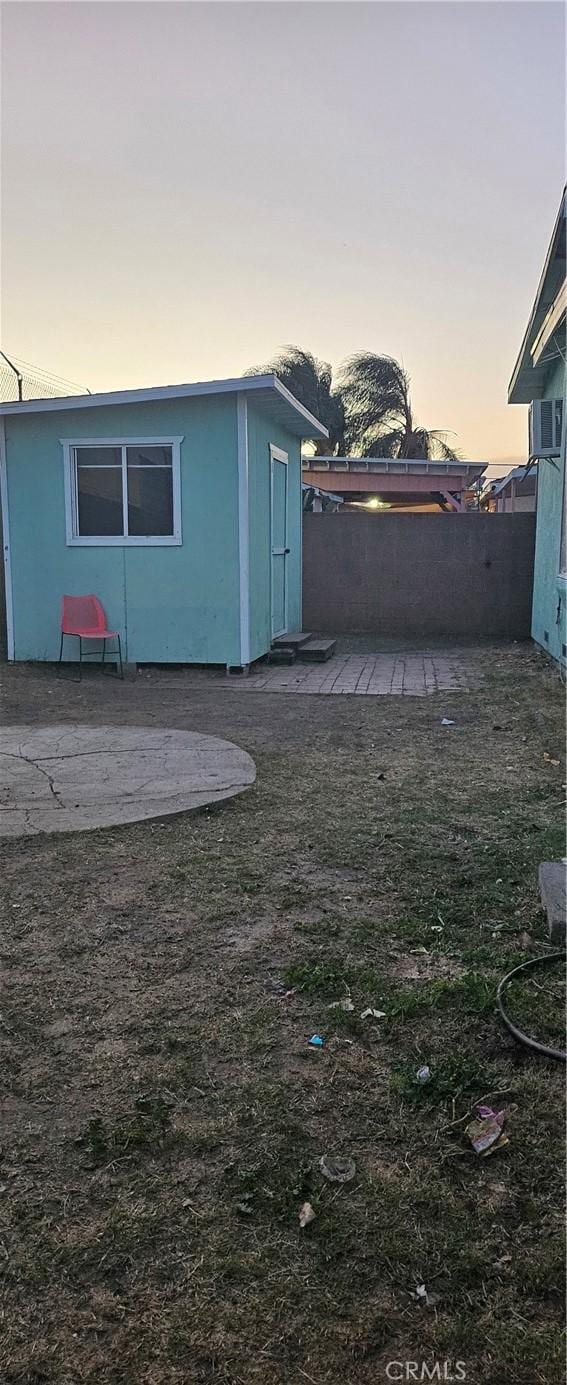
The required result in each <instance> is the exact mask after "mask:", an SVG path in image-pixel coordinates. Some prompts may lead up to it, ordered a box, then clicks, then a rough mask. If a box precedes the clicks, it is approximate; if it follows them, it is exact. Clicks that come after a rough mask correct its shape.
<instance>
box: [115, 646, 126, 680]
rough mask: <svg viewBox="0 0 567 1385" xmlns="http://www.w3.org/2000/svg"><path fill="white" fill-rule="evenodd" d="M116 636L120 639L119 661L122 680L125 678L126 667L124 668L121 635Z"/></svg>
mask: <svg viewBox="0 0 567 1385" xmlns="http://www.w3.org/2000/svg"><path fill="white" fill-rule="evenodd" d="M116 638H117V640H118V663H119V665H120V677H121V678H122V680H123V679H124V669H123V668H122V644H121V642H120V635H117V636H116Z"/></svg>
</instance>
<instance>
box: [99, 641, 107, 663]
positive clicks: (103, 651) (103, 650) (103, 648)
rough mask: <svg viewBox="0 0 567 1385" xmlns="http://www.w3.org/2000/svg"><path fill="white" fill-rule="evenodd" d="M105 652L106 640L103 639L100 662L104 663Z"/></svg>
mask: <svg viewBox="0 0 567 1385" xmlns="http://www.w3.org/2000/svg"><path fill="white" fill-rule="evenodd" d="M105 654H106V640H103V641H102V658H101V661H100V662H101V664H103V663H104V656H105Z"/></svg>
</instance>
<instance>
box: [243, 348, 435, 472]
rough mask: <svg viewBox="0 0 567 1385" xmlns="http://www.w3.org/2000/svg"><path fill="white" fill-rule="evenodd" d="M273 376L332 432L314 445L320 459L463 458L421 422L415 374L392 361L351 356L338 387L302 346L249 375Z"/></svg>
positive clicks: (364, 354) (367, 353) (369, 355)
mask: <svg viewBox="0 0 567 1385" xmlns="http://www.w3.org/2000/svg"><path fill="white" fill-rule="evenodd" d="M272 372H273V373H274V374H275V375H277V376H278V377H279V379H280V380H281V382H282V384H283V385H286V387H287V389H288V390H290V391H291V393H292V394H293V395H295V397H296V399H299V401H300V403H301V404H303V405H304V406H305V408H306V409H309V412H310V413H312V414H314V415H315V418H318V419H320V421H321V423H324V424H325V427H326V428H328V430H329V441H328V442H324V441H323V442H322V441H319V442H316V443H314V444H313V445H314V448H315V455H316V456H324V455H325V454H327V455H329V456H337V455H338V456H348V455H351V456H359V457H403V458H408V459H409V458H419V459H422V460H425V461H427V460H429V459H431V458H438V459H440V460H443V461H447V462H450V461H455V460H456V459H458V456H459V454H458V452H456V451H455V450H454V448H452V447H449V445H448V443H447V442H446V440H445V434H444V433H441V432H439V431H438V430H437V429H435V428H422V427H418V425H417V424H416V423H415V420H414V417H413V412H412V407H411V400H410V379H409V375H408V373H407V371H406V370H404V368H403V366H401V365H399V363H398V361H395V360H394V359H393V357H392V356H376V355H374V354H373V353H372V352H371V351H359V352H357V353H356V354H355V355H354V356H349V357H348V359H347V360H346V361H343V364H342V366H341V367H340V371H339V376H338V380H337V382H336V384H335V385H334V386H333V373H332V369H331V366H330V365H328V364H327V362H326V361H319V360H317V357H316V356H313V355H312V353H311V352H310V351H303V350H302V349H301V348H300V347H299V346H284V347H282V349H281V351H279V352H278V354H277V355H276V356H274V357H273V358H272V360H271V361H269V362H268V364H267V365H265V366H262V368H261V370H260V371H259V370H258V369H252V370H247V371H246V372H245V373H246V374H247V375H257V374H259V373H261V374H268V373H272Z"/></svg>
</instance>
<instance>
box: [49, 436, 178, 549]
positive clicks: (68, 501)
mask: <svg viewBox="0 0 567 1385" xmlns="http://www.w3.org/2000/svg"><path fill="white" fill-rule="evenodd" d="M60 442H61V445H62V447H63V462H64V475H65V531H66V542H67V547H68V548H172V547H179V545H180V544H182V543H183V538H182V533H181V443H182V442H183V434H182V435H181V436H180V437H172V436H169V437H159V438H153V437H151V438H150V437H143V438H141V437H135V438H126V437H112V438H106V437H104V438H103V437H100V438H60ZM79 447H120V448H122V449H123V451H122V486H123V491H122V503H123V511H124V522H125V523H126V520H127V513H128V491H127V465H126V451H125V449H126V448H127V447H171V482H172V500H173V533H172V534H155V535H151V534H101V535H100V536H97V535H91V534H83V535H81V534H80V533H79V492H78V485H77V456H76V450H77V448H79ZM125 478H126V479H125ZM124 486H126V491H125V490H124Z"/></svg>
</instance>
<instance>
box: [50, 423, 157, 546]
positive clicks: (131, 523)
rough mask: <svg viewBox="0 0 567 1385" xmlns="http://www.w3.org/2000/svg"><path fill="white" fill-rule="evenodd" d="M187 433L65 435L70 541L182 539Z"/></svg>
mask: <svg viewBox="0 0 567 1385" xmlns="http://www.w3.org/2000/svg"><path fill="white" fill-rule="evenodd" d="M182 441H183V439H182V438H96V439H94V438H73V439H71V438H64V439H62V442H63V449H64V455H65V504H66V513H67V543H68V544H80V545H88V544H93V545H97V544H104V545H105V546H106V545H108V544H110V545H120V546H123V545H125V544H132V545H143V544H151V545H158V546H159V545H166V544H180V543H181V485H180V447H181V443H182Z"/></svg>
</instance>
